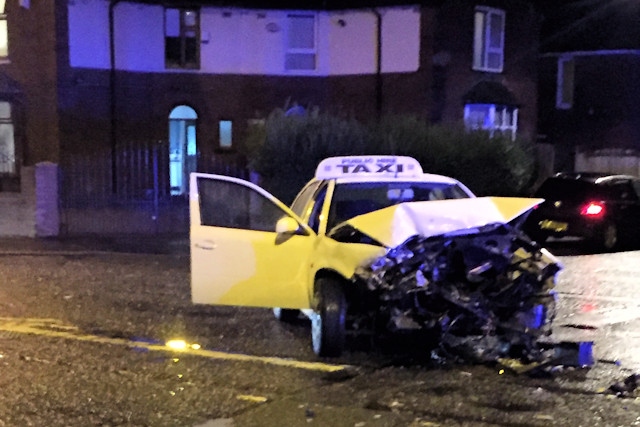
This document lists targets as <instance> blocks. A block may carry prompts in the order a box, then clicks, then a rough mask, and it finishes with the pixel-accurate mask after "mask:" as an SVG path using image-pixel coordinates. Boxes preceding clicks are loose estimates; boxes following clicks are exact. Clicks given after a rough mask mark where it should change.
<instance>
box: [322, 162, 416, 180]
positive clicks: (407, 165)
mask: <svg viewBox="0 0 640 427" xmlns="http://www.w3.org/2000/svg"><path fill="white" fill-rule="evenodd" d="M422 174H423V172H422V166H420V163H419V162H418V161H417V160H416V159H414V158H413V157H408V156H342V157H329V158H326V159H324V160H323V161H321V162H320V164H319V165H318V168H317V169H316V178H317V179H335V178H347V177H353V178H355V177H363V176H368V177H372V178H374V177H380V178H382V177H384V178H389V177H393V178H415V177H419V176H421V175H422Z"/></svg>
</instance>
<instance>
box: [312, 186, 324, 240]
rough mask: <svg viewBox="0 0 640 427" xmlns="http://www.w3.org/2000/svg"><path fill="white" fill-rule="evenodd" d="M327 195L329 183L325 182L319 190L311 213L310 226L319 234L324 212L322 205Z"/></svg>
mask: <svg viewBox="0 0 640 427" xmlns="http://www.w3.org/2000/svg"><path fill="white" fill-rule="evenodd" d="M326 196H327V184H326V183H325V184H324V185H323V186H322V187H321V188H320V189H319V190H318V193H317V195H316V197H315V201H314V203H313V208H312V210H311V214H310V215H309V227H311V229H312V230H313V231H314V232H315V233H316V234H317V233H318V230H319V228H320V214H321V213H322V205H324V199H325V198H326Z"/></svg>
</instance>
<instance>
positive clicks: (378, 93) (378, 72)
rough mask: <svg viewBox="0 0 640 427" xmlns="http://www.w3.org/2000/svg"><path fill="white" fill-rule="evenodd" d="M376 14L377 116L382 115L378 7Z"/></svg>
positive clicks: (380, 18) (380, 45) (379, 18)
mask: <svg viewBox="0 0 640 427" xmlns="http://www.w3.org/2000/svg"><path fill="white" fill-rule="evenodd" d="M371 11H372V12H373V14H374V15H375V16H376V86H375V92H376V117H377V119H378V121H380V118H381V117H382V14H381V13H380V11H379V10H378V9H375V8H374V9H371Z"/></svg>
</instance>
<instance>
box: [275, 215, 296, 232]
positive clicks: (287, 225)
mask: <svg viewBox="0 0 640 427" xmlns="http://www.w3.org/2000/svg"><path fill="white" fill-rule="evenodd" d="M299 228H300V225H299V224H298V221H296V220H295V219H293V218H291V217H290V216H285V217H282V218H280V219H279V220H278V222H277V223H276V233H278V234H294V233H295V232H296V231H298V229H299Z"/></svg>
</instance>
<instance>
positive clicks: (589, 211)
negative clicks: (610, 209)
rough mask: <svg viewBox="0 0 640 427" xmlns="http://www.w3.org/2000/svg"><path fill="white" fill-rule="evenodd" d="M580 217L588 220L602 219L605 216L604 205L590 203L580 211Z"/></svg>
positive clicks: (601, 203)
mask: <svg viewBox="0 0 640 427" xmlns="http://www.w3.org/2000/svg"><path fill="white" fill-rule="evenodd" d="M580 215H582V216H586V217H588V218H600V217H602V216H603V215H604V203H603V202H589V203H587V204H586V205H584V206H583V207H582V209H580Z"/></svg>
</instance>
